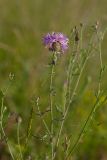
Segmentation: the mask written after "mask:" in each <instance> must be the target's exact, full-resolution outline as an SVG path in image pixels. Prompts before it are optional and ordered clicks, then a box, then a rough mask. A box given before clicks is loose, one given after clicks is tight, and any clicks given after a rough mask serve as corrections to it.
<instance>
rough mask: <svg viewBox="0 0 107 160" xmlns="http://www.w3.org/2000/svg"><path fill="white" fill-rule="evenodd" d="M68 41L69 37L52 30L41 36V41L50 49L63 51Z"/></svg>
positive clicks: (66, 47)
mask: <svg viewBox="0 0 107 160" xmlns="http://www.w3.org/2000/svg"><path fill="white" fill-rule="evenodd" d="M68 42H69V39H68V38H67V37H66V36H65V35H63V34H62V33H55V32H52V33H51V34H50V33H48V34H47V35H45V36H44V37H43V43H44V45H45V46H46V47H47V48H48V49H49V50H50V51H56V52H62V53H64V52H65V51H66V50H67V49H68Z"/></svg>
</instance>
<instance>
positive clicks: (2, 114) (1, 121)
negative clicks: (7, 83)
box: [0, 95, 15, 160]
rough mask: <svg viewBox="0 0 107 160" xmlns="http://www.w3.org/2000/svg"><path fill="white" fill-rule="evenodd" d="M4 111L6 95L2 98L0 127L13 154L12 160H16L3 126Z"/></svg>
mask: <svg viewBox="0 0 107 160" xmlns="http://www.w3.org/2000/svg"><path fill="white" fill-rule="evenodd" d="M4 112H5V107H4V95H3V96H2V98H1V111H0V129H1V133H2V134H3V138H4V140H5V142H6V144H7V147H8V150H9V153H10V155H11V158H12V160H15V157H14V155H13V153H12V150H11V147H10V144H9V141H8V137H7V136H6V134H5V131H4V128H3V118H4V117H3V116H4Z"/></svg>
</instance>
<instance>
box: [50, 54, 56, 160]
mask: <svg viewBox="0 0 107 160" xmlns="http://www.w3.org/2000/svg"><path fill="white" fill-rule="evenodd" d="M55 54H56V53H54V54H53V57H52V64H51V65H52V66H51V77H50V112H51V159H52V160H53V159H54V143H53V132H54V125H53V77H54V69H55V64H54V62H55V56H56V55H55Z"/></svg>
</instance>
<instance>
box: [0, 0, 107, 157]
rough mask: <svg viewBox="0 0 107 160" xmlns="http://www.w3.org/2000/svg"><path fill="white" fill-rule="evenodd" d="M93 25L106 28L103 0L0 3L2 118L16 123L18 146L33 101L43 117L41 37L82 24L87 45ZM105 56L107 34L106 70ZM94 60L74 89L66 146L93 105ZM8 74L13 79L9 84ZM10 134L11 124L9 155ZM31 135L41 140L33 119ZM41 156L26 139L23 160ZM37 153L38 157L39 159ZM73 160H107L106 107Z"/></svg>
mask: <svg viewBox="0 0 107 160" xmlns="http://www.w3.org/2000/svg"><path fill="white" fill-rule="evenodd" d="M96 21H99V22H100V28H101V30H102V31H103V30H104V29H105V28H106V27H107V1H106V0H53V1H51V0H30V1H29V0H11V1H9V0H0V89H1V90H2V91H5V90H6V95H5V105H6V106H7V110H8V113H12V112H15V113H18V114H20V115H21V117H22V124H21V135H22V143H23V136H24V133H26V128H27V125H28V124H27V122H28V119H29V115H30V111H31V108H32V105H33V104H32V101H33V100H32V99H34V97H35V96H36V97H38V96H39V97H40V106H41V110H42V111H44V110H45V109H46V108H48V98H47V97H48V91H49V88H48V87H49V86H48V84H49V67H48V64H49V52H48V51H47V50H46V49H45V48H44V46H43V45H42V36H43V35H44V34H46V33H47V32H52V31H56V32H63V33H65V34H66V35H67V36H70V33H71V30H72V28H73V27H74V26H79V24H80V23H83V24H84V26H85V29H84V33H83V39H84V41H87V42H88V37H89V34H90V27H91V26H92V25H93V24H95V22H96ZM70 46H71V47H72V42H70ZM106 52H107V34H106V35H105V37H104V40H103V43H102V54H103V63H104V64H105V65H106V64H107V53H106ZM71 54H72V52H71ZM98 56H99V55H98V54H97V53H96V55H95V57H93V58H92V59H91V60H90V62H89V63H88V65H87V67H86V68H85V72H84V76H83V81H81V84H80V86H79V89H78V95H79V96H78V99H76V100H75V101H74V103H73V104H74V106H76V107H74V108H73V110H72V114H71V115H69V116H68V118H67V123H66V128H65V129H64V135H66V132H68V131H69V133H71V134H72V137H73V138H72V141H73V140H75V138H76V135H77V134H78V133H79V131H80V128H81V124H82V123H83V122H84V119H85V118H86V117H87V115H88V113H89V110H90V107H91V106H92V102H93V101H94V100H93V99H94V96H93V95H94V91H95V90H96V86H97V85H98V76H99V58H98ZM67 62H68V57H67V54H65V55H64V56H63V57H61V60H60V62H59V64H58V65H59V67H58V69H57V73H56V75H57V76H56V81H55V83H56V86H57V88H56V92H57V96H56V102H57V103H59V102H60V101H61V98H62V96H63V95H62V89H63V88H62V84H63V83H64V76H65V74H66V67H67ZM10 73H11V75H14V76H13V80H12V81H11V83H10V79H11V75H10ZM103 79H104V80H103V88H104V89H105V90H106V89H107V81H106V80H107V76H106V72H105V74H104V77H103ZM35 107H36V106H35ZM72 107H73V106H72ZM8 113H7V114H8ZM47 121H48V119H47ZM15 128H16V124H13V127H12V129H11V131H10V132H9V133H8V135H9V137H10V141H11V143H12V144H13V150H14V148H15V147H16V150H17V146H15V142H16V130H15ZM32 133H33V134H34V135H43V134H44V128H43V125H42V123H41V121H40V119H39V118H38V117H37V116H36V115H35V117H34V122H33V128H32ZM47 150H48V147H47V146H44V145H43V144H42V142H41V141H39V140H38V139H36V138H34V137H31V138H30V140H29V153H28V154H29V155H31V156H32V157H36V158H35V159H43V156H44V153H46V152H47ZM37 153H39V155H40V156H39V157H38V155H37ZM0 154H2V160H5V159H6V155H7V151H4V150H3V151H0ZM3 157H4V158H3ZM73 158H74V159H77V160H107V107H106V104H105V105H103V106H102V107H100V108H98V110H97V113H96V115H95V117H94V120H93V121H92V122H91V125H90V127H89V128H88V132H87V131H86V135H85V136H84V138H83V139H82V140H81V142H80V144H79V146H78V147H77V149H76V151H75V153H74V155H73ZM7 159H8V158H7ZM32 159H34V158H32ZM59 159H60V158H59Z"/></svg>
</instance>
